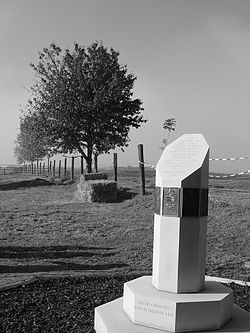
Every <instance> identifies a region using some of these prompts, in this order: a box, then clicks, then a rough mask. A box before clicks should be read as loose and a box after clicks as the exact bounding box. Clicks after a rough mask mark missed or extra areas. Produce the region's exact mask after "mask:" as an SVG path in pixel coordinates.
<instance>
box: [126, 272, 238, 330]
mask: <svg viewBox="0 0 250 333" xmlns="http://www.w3.org/2000/svg"><path fill="white" fill-rule="evenodd" d="M232 305H233V292H232V290H231V289H229V288H227V287H225V286H223V285H222V284H220V283H218V282H214V281H210V282H206V284H205V287H204V289H203V290H202V291H200V292H199V293H185V294H176V293H170V292H166V291H160V290H157V289H156V288H154V287H153V286H152V284H151V276H142V277H140V278H138V279H135V280H131V281H128V282H126V283H125V284H124V293H123V310H124V311H125V313H126V314H127V315H128V317H129V318H130V319H131V320H132V321H133V322H134V323H135V324H140V325H145V326H149V327H153V328H157V329H162V330H166V331H171V332H187V331H197V330H201V329H203V330H209V329H218V328H220V327H221V326H222V325H223V324H225V323H226V322H227V321H228V320H230V318H231V316H232Z"/></svg>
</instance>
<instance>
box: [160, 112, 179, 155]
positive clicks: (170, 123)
mask: <svg viewBox="0 0 250 333" xmlns="http://www.w3.org/2000/svg"><path fill="white" fill-rule="evenodd" d="M163 128H164V129H167V130H168V135H167V138H166V139H163V141H162V143H163V145H164V146H163V147H161V149H162V150H164V148H165V147H166V146H167V144H168V139H169V136H170V133H171V131H175V128H176V120H175V119H174V118H169V119H167V120H165V121H164V124H163Z"/></svg>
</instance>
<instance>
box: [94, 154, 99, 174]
mask: <svg viewBox="0 0 250 333" xmlns="http://www.w3.org/2000/svg"><path fill="white" fill-rule="evenodd" d="M97 158H98V155H97V154H95V156H94V160H95V173H97V172H98V163H97Z"/></svg>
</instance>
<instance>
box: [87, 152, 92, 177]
mask: <svg viewBox="0 0 250 333" xmlns="http://www.w3.org/2000/svg"><path fill="white" fill-rule="evenodd" d="M86 164H87V172H88V173H92V147H91V148H88V155H87V160H86Z"/></svg>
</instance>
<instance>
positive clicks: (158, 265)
mask: <svg viewBox="0 0 250 333" xmlns="http://www.w3.org/2000/svg"><path fill="white" fill-rule="evenodd" d="M208 155H209V147H208V144H207V143H206V141H205V139H204V137H203V136H202V135H201V134H193V135H183V136H182V137H180V138H179V139H178V140H176V141H174V142H173V143H172V144H171V145H169V146H167V147H166V148H165V150H164V152H163V153H162V155H161V158H160V160H159V162H158V163H157V165H156V184H155V185H156V198H155V216H154V247H153V279H152V283H153V285H154V286H155V287H156V288H157V289H160V290H165V291H170V292H176V293H184V292H197V291H199V290H200V289H202V288H203V287H204V278H205V256H206V233H207V204H208V199H207V198H208V169H209V156H208Z"/></svg>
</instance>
